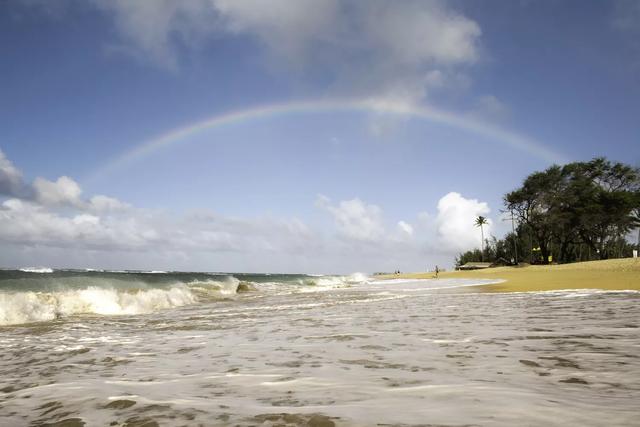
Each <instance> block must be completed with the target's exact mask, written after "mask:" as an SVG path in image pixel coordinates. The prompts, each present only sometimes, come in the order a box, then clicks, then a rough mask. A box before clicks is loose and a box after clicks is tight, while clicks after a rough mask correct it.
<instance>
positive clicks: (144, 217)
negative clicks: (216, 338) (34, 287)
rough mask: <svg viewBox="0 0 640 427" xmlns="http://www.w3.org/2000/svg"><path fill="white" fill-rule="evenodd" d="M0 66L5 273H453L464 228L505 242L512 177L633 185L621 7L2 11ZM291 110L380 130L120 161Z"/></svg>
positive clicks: (287, 115) (242, 138)
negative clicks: (481, 224) (597, 169)
mask: <svg viewBox="0 0 640 427" xmlns="http://www.w3.org/2000/svg"><path fill="white" fill-rule="evenodd" d="M0 58H2V60H1V62H0V94H1V95H0V123H1V124H2V126H0V150H1V153H2V155H0V202H2V203H3V204H2V205H0V206H1V207H0V222H2V224H1V227H0V229H1V231H0V265H2V266H4V267H10V266H34V265H47V266H54V267H91V268H138V269H156V270H158V269H180V270H207V271H213V270H215V271H220V270H223V271H270V272H274V271H287V272H353V271H369V272H370V271H376V270H395V269H401V270H423V269H425V268H433V267H434V266H435V265H436V264H440V265H445V266H449V265H451V263H452V261H453V257H454V255H455V254H456V253H457V252H459V251H462V250H466V249H470V248H472V247H474V246H479V240H480V238H479V233H478V230H477V229H474V227H473V224H472V219H473V217H474V216H475V215H478V214H484V215H486V216H488V217H489V218H491V219H492V222H493V223H492V225H491V227H490V233H492V234H493V235H496V236H498V237H500V236H501V235H502V234H503V233H504V232H505V231H506V230H507V229H508V228H509V227H508V224H506V223H505V222H503V221H502V220H501V214H500V209H501V208H502V204H501V198H502V196H503V194H504V193H506V192H507V191H510V190H511V189H513V188H515V187H516V186H517V185H518V184H519V183H520V182H521V180H522V179H523V178H524V177H525V176H526V175H528V174H529V173H531V172H533V171H535V170H540V169H543V168H545V167H547V166H549V165H550V164H551V163H552V162H554V161H555V162H560V163H561V162H566V161H574V160H587V159H590V158H592V157H594V156H607V157H609V158H611V159H614V160H620V161H624V162H626V163H629V164H632V165H634V166H638V165H640V144H639V143H638V135H640V125H639V124H638V123H639V121H638V119H637V118H638V117H639V116H640V5H639V3H638V2H635V1H611V2H600V1H565V2H546V1H504V2H495V1H473V2H459V1H452V2H444V1H402V2H397V1H382V0H373V1H368V2H356V1H338V0H321V1H311V0H309V1H296V2H292V1H286V0H278V1H272V2H260V1H249V0H247V1H233V2H232V1H229V0H192V1H189V2H174V1H137V2H130V1H124V0H116V1H103V0H95V1H92V2H80V1H74V0H58V1H55V2H49V1H38V0H31V1H26V0H25V1H18V0H11V1H8V2H3V3H1V4H0ZM300 102H306V103H311V104H314V105H324V104H327V103H328V104H331V105H334V104H335V105H343V106H344V105H346V104H349V103H354V102H357V103H360V104H362V105H368V106H369V105H370V106H374V107H367V108H359V109H353V108H351V109H349V108H317V109H313V108H312V109H307V110H305V111H300V110H299V109H298V110H296V109H295V108H293V107H291V108H290V109H288V110H287V108H284V109H283V111H281V112H280V113H278V114H262V115H251V114H249V115H246V117H245V118H244V119H242V120H236V121H231V122H229V123H226V124H222V125H219V126H209V127H206V126H205V127H203V129H202V130H201V131H199V132H191V133H187V135H186V136H185V137H182V138H176V139H174V140H172V141H171V143H170V144H167V145H165V146H163V147H160V148H157V149H152V150H149V151H147V152H146V154H145V155H142V156H138V157H136V158H133V159H131V160H130V161H122V159H126V158H127V153H130V152H131V151H132V150H135V148H136V147H140V146H141V144H145V143H148V142H149V141H154V140H157V139H158V138H159V137H162V136H163V135H167V134H168V133H169V132H172V131H174V130H176V129H180V128H185V127H189V126H191V125H193V124H194V123H198V122H202V121H207V120H209V119H214V118H216V117H219V116H224V115H225V114H228V113H230V112H243V111H247V110H250V109H252V108H256V107H261V106H267V107H268V106H273V105H279V106H283V105H293V104H295V103H300ZM360 104H358V105H360ZM267 109H268V108H267ZM392 110H393V112H392ZM425 110H428V111H432V112H433V111H435V112H438V113H443V114H445V115H446V116H447V117H450V118H451V119H450V120H448V121H447V120H445V121H442V120H437V119H434V118H433V116H434V114H431V115H430V116H429V117H430V118H429V117H427V118H426V119H425V118H424V117H422V118H421V117H420V114H416V112H421V111H425ZM243 117H244V116H243ZM478 129H489V130H490V131H488V132H479V131H478ZM501 135H502V136H501ZM504 135H507V136H506V137H505V136H504ZM514 140H518V141H521V140H526V141H528V143H530V147H529V148H528V149H522V148H518V147H516V146H514V143H513V141H514ZM543 152H544V153H547V155H543V154H542V153H543ZM548 153H551V154H548Z"/></svg>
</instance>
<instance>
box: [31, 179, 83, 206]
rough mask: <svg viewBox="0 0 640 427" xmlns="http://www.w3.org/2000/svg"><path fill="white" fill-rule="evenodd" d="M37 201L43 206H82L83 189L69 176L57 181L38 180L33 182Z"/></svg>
mask: <svg viewBox="0 0 640 427" xmlns="http://www.w3.org/2000/svg"><path fill="white" fill-rule="evenodd" d="M33 188H34V190H35V197H36V200H37V201H38V202H40V203H42V204H43V205H52V206H55V205H57V206H65V205H68V206H80V205H81V204H82V201H81V199H80V194H81V193H82V189H81V188H80V185H78V183H77V182H75V181H74V180H73V179H71V178H69V177H68V176H61V177H60V178H58V179H57V180H56V181H49V180H47V179H44V178H36V179H35V181H34V182H33Z"/></svg>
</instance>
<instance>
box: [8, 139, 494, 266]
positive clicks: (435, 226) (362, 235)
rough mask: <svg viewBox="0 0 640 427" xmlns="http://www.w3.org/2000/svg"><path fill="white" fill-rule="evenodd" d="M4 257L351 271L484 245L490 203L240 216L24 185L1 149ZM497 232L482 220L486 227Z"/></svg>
mask: <svg viewBox="0 0 640 427" xmlns="http://www.w3.org/2000/svg"><path fill="white" fill-rule="evenodd" d="M0 160H1V162H0V177H2V181H0V182H2V183H3V186H2V187H1V188H2V195H3V196H4V200H2V198H0V202H1V203H0V259H4V260H5V261H4V262H9V263H10V264H7V265H4V266H5V267H11V266H19V265H22V266H24V265H50V266H54V267H80V268H82V267H92V268H116V269H121V268H141V269H145V268H148V269H182V270H185V269H187V270H188V269H191V270H208V271H211V270H226V271H232V270H236V271H266V272H276V271H280V272H283V271H285V272H286V271H289V272H351V271H356V270H360V271H374V270H395V269H398V268H400V269H411V268H413V269H424V268H426V266H425V263H426V262H427V260H432V261H431V262H432V263H433V264H434V265H435V264H436V263H437V264H440V265H441V266H442V265H448V264H451V262H452V261H453V256H454V255H455V254H457V253H458V252H459V251H462V250H466V249H470V248H473V247H476V246H479V244H480V237H479V232H478V230H477V229H475V227H474V226H473V221H474V220H475V217H476V216H477V215H487V214H488V213H489V207H488V206H487V204H486V203H482V202H479V201H477V200H474V199H467V198H465V197H463V196H462V195H460V194H458V193H449V194H447V195H445V196H444V197H442V198H441V199H440V201H439V202H438V205H437V212H436V213H435V214H434V215H432V214H428V213H422V214H420V215H418V216H416V218H415V220H414V221H410V220H408V219H406V218H405V219H399V220H395V221H391V220H389V221H387V220H386V219H385V216H384V212H383V209H382V208H381V207H380V206H378V205H375V204H372V203H368V202H366V201H363V200H361V199H359V198H357V197H356V198H353V199H349V200H341V201H336V202H334V201H332V200H331V199H330V198H329V197H327V196H323V195H319V196H318V197H317V200H316V207H317V208H318V209H319V210H320V211H321V212H324V213H325V214H326V215H327V216H326V218H327V220H328V221H329V223H330V224H331V226H330V227H329V229H328V230H321V229H319V228H315V229H314V228H311V227H309V225H307V224H306V223H305V222H304V221H302V220H301V219H299V218H295V217H292V218H274V217H271V216H258V217H252V218H237V217H230V216H224V215H220V214H217V213H216V212H213V211H210V210H200V211H190V212H186V213H184V214H182V215H177V216H176V215H169V214H167V213H166V212H162V211H154V210H148V209H142V208H137V207H135V206H132V205H130V204H127V203H125V202H122V201H120V200H118V199H116V198H113V197H109V196H105V195H94V196H91V197H85V196H83V192H82V188H81V186H80V185H79V184H78V183H77V182H76V181H74V180H73V179H72V178H70V177H68V176H62V177H59V178H58V179H56V180H48V179H45V178H42V177H38V178H36V179H35V180H34V181H33V183H31V184H29V183H26V182H25V181H24V180H23V178H22V173H21V171H20V170H19V169H18V168H16V167H15V166H14V165H13V164H12V163H11V162H10V161H9V159H7V158H6V156H5V155H4V154H3V153H2V151H0ZM490 232H491V228H490V226H488V227H486V228H485V235H489V233H490Z"/></svg>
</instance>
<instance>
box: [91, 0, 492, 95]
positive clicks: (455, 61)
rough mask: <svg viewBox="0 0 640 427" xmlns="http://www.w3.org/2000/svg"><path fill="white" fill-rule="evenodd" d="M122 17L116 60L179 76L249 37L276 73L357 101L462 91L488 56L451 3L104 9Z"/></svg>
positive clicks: (161, 3) (276, 0)
mask: <svg viewBox="0 0 640 427" xmlns="http://www.w3.org/2000/svg"><path fill="white" fill-rule="evenodd" d="M94 4H95V5H96V6H97V7H98V8H99V9H100V10H102V11H104V12H105V13H107V14H108V15H109V16H111V17H112V22H113V25H114V27H115V29H116V30H117V34H118V40H117V41H115V44H113V43H112V46H111V50H115V51H119V52H123V53H126V54H129V55H133V56H135V57H137V58H138V59H141V60H146V61H150V62H152V63H155V64H157V65H160V66H163V67H166V68H169V69H174V70H175V69H177V68H179V63H180V57H181V55H184V54H185V52H186V53H187V54H188V53H189V52H190V51H194V50H196V51H199V50H201V49H204V48H206V45H207V43H208V42H210V41H211V40H215V39H217V38H220V37H241V38H245V39H247V40H249V41H252V42H253V43H254V44H255V45H256V47H257V48H259V49H261V50H262V51H263V52H264V53H265V57H266V58H268V62H269V64H270V66H271V67H272V68H275V69H286V70H289V71H290V72H292V73H293V74H298V75H304V76H307V75H308V74H316V75H322V76H323V80H327V78H328V81H329V82H330V83H329V88H331V87H333V89H335V90H336V91H339V92H341V93H342V95H344V94H345V92H350V95H352V96H371V95H375V96H378V97H387V98H390V99H394V100H396V101H397V100H402V101H407V102H418V101H421V100H422V99H423V98H424V97H425V96H426V94H427V92H428V91H429V90H431V89H437V88H441V87H443V86H446V85H447V84H458V83H459V82H460V81H461V80H465V79H464V78H462V79H461V77H460V75H461V72H462V68H461V67H465V66H468V65H471V64H473V63H475V62H476V61H477V60H478V58H479V56H480V53H479V51H480V49H479V39H480V36H481V34H482V31H481V29H480V26H479V25H478V23H476V22H475V21H473V20H472V19H470V18H468V17H466V16H464V15H463V14H462V13H460V12H459V11H457V10H456V9H455V8H454V7H453V5H451V4H450V3H447V2H444V1H441V0H420V1H414V0H407V1H388V0H369V1H338V0H273V1H268V2H265V1H260V0H193V1H188V2H176V1H171V0H138V1H134V2H132V1H128V0H94Z"/></svg>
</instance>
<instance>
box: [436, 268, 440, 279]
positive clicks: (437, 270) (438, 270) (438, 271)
mask: <svg viewBox="0 0 640 427" xmlns="http://www.w3.org/2000/svg"><path fill="white" fill-rule="evenodd" d="M438 273H440V269H438V266H437V265H436V279H437V278H438Z"/></svg>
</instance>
